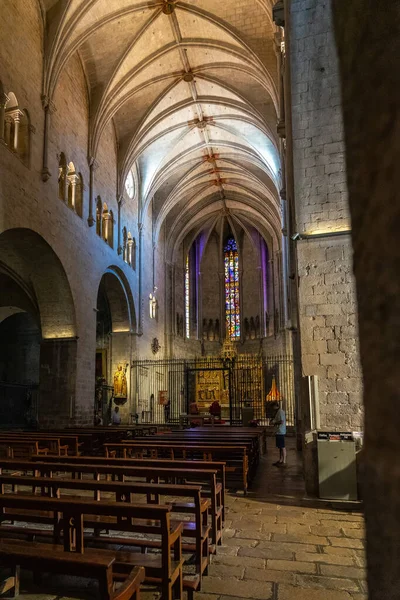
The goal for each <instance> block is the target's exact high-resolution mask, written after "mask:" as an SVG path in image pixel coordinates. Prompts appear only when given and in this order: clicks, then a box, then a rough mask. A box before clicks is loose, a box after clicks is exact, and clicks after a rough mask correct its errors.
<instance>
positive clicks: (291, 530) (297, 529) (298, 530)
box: [287, 523, 311, 535]
mask: <svg viewBox="0 0 400 600" xmlns="http://www.w3.org/2000/svg"><path fill="white" fill-rule="evenodd" d="M287 532H288V535H292V534H294V535H297V534H300V535H309V534H310V533H311V532H310V525H303V524H299V523H288V524H287Z"/></svg>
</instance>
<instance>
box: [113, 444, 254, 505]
mask: <svg viewBox="0 0 400 600" xmlns="http://www.w3.org/2000/svg"><path fill="white" fill-rule="evenodd" d="M104 450H105V453H106V456H107V457H112V456H115V457H118V456H119V457H121V458H130V457H132V458H134V457H136V458H146V457H147V458H170V459H172V460H174V459H175V458H177V459H189V458H191V459H194V460H196V459H197V460H199V459H200V460H201V459H203V460H207V461H213V460H220V461H221V460H222V461H225V462H226V476H227V482H228V484H229V485H231V486H232V487H238V488H240V489H243V491H244V493H245V494H247V489H248V484H249V473H248V471H249V468H248V456H247V448H246V446H236V445H223V444H221V445H215V444H207V443H204V444H202V443H196V442H189V441H188V442H172V441H161V440H158V439H157V441H156V440H155V439H154V441H148V440H146V441H142V442H141V441H135V442H128V441H126V442H123V443H120V444H104Z"/></svg>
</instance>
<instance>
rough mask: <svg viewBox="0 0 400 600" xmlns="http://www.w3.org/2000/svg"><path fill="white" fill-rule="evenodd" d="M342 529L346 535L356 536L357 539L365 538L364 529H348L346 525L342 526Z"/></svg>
mask: <svg viewBox="0 0 400 600" xmlns="http://www.w3.org/2000/svg"><path fill="white" fill-rule="evenodd" d="M342 531H343V533H344V535H345V536H346V537H349V538H356V539H359V540H363V539H365V531H364V529H349V528H348V527H343V529H342Z"/></svg>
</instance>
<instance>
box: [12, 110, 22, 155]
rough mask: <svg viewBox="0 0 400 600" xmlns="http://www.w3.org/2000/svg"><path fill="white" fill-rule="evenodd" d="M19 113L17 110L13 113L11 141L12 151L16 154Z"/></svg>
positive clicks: (19, 121)
mask: <svg viewBox="0 0 400 600" xmlns="http://www.w3.org/2000/svg"><path fill="white" fill-rule="evenodd" d="M21 114H22V113H21V111H19V110H17V111H15V112H14V113H13V115H12V116H13V119H14V139H13V144H12V146H13V150H14V152H18V141H19V140H18V136H19V124H20V123H21Z"/></svg>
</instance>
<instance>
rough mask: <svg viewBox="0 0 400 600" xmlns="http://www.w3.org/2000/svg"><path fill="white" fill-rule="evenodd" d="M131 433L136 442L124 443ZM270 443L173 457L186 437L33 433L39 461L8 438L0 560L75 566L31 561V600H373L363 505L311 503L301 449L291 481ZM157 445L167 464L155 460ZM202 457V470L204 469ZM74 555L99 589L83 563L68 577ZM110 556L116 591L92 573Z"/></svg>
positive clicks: (211, 445)
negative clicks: (49, 570)
mask: <svg viewBox="0 0 400 600" xmlns="http://www.w3.org/2000/svg"><path fill="white" fill-rule="evenodd" d="M100 429H101V428H100ZM104 430H106V428H104ZM222 431H224V433H222ZM128 433H130V434H131V436H132V437H130V438H128V439H126V440H122V438H123V437H125V436H126V435H127V434H128ZM264 434H265V431H262V430H261V428H257V429H256V430H253V431H252V430H251V428H249V429H245V428H229V431H228V432H227V431H226V428H217V427H216V428H215V430H214V429H213V428H210V427H209V428H198V429H195V430H187V437H186V443H185V447H184V449H183V450H181V452H180V453H179V452H178V444H177V443H174V446H173V447H174V449H175V452H173V451H172V450H171V445H170V446H169V447H168V448H166V447H163V445H162V439H163V438H164V437H165V438H166V439H168V438H169V439H170V440H171V439H172V438H173V437H174V436H175V437H176V438H177V439H179V437H181V435H182V432H181V430H175V431H174V432H171V431H168V430H163V429H162V428H159V430H158V431H157V428H156V427H153V428H151V427H148V429H147V430H143V428H140V427H138V428H136V431H135V428H134V427H131V428H130V431H129V432H128V431H126V430H125V429H124V428H123V429H122V430H119V429H118V428H108V432H106V431H103V432H99V433H94V432H93V431H92V432H90V431H89V430H87V431H86V432H85V431H84V430H81V432H80V433H79V434H77V433H76V432H71V433H68V432H67V431H64V432H63V433H61V432H54V433H53V434H51V435H52V437H51V438H50V434H49V433H48V434H47V439H46V438H45V437H44V436H45V434H42V436H43V437H41V435H40V434H36V437H37V442H36V445H35V447H34V448H33V447H32V438H33V437H34V435H35V434H32V433H29V434H25V440H26V441H25V446H27V447H31V448H32V450H33V449H34V450H35V451H37V452H38V454H36V455H34V454H31V455H30V456H28V455H26V454H25V456H24V455H23V454H24V450H23V442H22V441H21V440H22V438H23V437H24V434H23V433H21V434H19V435H20V437H19V441H18V442H16V441H13V440H10V441H8V442H6V441H5V440H4V439H3V440H0V442H1V444H0V446H1V448H2V449H4V448H5V447H8V448H9V452H8V455H9V456H11V458H2V459H1V462H0V466H1V475H0V484H1V486H2V489H1V492H2V494H1V495H0V505H1V508H2V514H3V517H2V524H1V527H0V536H1V540H0V555H3V552H4V550H5V549H8V550H9V549H10V548H11V549H12V550H13V552H14V554H15V556H14V554H13V556H14V561H16V560H17V556H19V560H21V552H22V553H25V554H28V555H29V553H30V552H31V553H32V554H31V558H32V557H34V556H35V555H38V556H40V557H41V559H42V561H46V560H47V561H51V560H52V558H54V556H57V558H58V560H59V561H61V562H62V560H67V566H65V565H64V567H63V568H60V566H59V567H58V571H60V572H61V573H64V574H63V575H56V574H54V573H53V574H52V575H44V576H43V573H42V571H41V569H43V571H44V573H45V572H46V571H45V569H46V567H45V566H44V565H42V566H41V567H38V566H37V567H36V570H33V572H32V568H33V567H34V565H35V563H34V562H31V564H30V565H29V563H22V565H24V564H25V568H27V570H26V571H25V570H24V571H23V572H22V578H21V588H20V594H21V595H22V596H23V597H26V598H27V599H28V598H29V599H30V600H32V598H33V597H34V598H35V599H36V598H37V599H38V600H39V599H40V600H55V598H77V599H82V600H86V599H90V598H93V597H98V595H99V594H100V596H101V597H106V596H105V594H106V595H107V593H109V597H110V598H125V597H129V598H141V599H142V600H143V599H145V600H150V599H159V598H163V599H164V598H165V599H170V598H171V599H172V598H186V596H187V597H188V598H189V599H190V598H195V600H197V599H199V600H200V599H202V600H239V598H254V599H255V600H269V599H271V600H273V599H275V598H276V599H277V600H285V599H286V598H291V597H296V598H303V597H304V598H306V597H307V598H310V599H311V600H320V599H321V600H322V599H324V600H326V599H327V600H330V599H332V600H351V599H354V600H364V599H366V598H367V596H366V595H365V589H366V588H365V570H364V565H365V563H364V529H363V517H362V514H361V512H360V507H359V505H358V504H357V503H350V502H349V503H334V502H330V503H328V502H327V501H324V502H323V501H317V500H310V499H306V497H305V486H304V480H303V476H302V468H301V460H300V455H299V453H298V452H297V450H296V448H295V439H294V438H288V466H287V468H286V469H282V468H277V467H275V466H273V465H272V461H273V459H274V458H275V453H276V449H275V448H274V444H273V441H274V440H273V439H272V438H271V437H268V438H267V437H266V436H265V435H264ZM143 435H144V437H142V436H143ZM57 436H58V437H57ZM74 436H75V438H74ZM228 437H230V438H231V443H233V442H232V440H235V443H236V445H237V446H238V447H239V444H241V445H242V447H243V448H244V449H245V456H246V458H248V459H249V465H250V468H249V469H248V470H247V478H248V488H247V486H246V489H244V486H243V479H242V477H239V478H237V477H235V470H236V471H238V472H239V473H240V474H241V475H242V472H244V468H243V465H242V467H240V465H239V463H240V459H239V456H236V457H232V455H230V453H229V445H228V443H227V438H228ZM73 438H74V439H75V445H73V444H72V443H71V442H72V440H73ZM95 438H96V439H95ZM210 438H213V441H212V442H210V441H209V439H210ZM56 439H58V441H59V443H60V445H59V446H58V447H57V446H56V445H55V440H56ZM111 439H114V441H113V442H111V441H110V440H111ZM157 439H159V440H160V441H159V444H160V445H159V450H158V452H157V451H155V450H154V449H149V448H148V449H146V444H148V443H149V440H157ZM117 440H118V441H117ZM200 440H201V441H200ZM221 440H223V441H224V444H225V446H223V445H222V443H221ZM65 442H67V443H65ZM98 443H100V447H99V446H97V449H96V450H94V448H95V447H96V444H98ZM171 443H172V442H171ZM219 444H220V445H219ZM207 445H208V449H207V450H205V448H206V447H207ZM224 447H225V450H224ZM90 448H91V449H90ZM227 448H228V450H227ZM82 452H85V453H86V454H82ZM94 452H96V454H97V456H94V455H93V453H94ZM18 453H20V457H19V458H16V455H17V454H18ZM196 453H197V457H198V458H199V457H200V454H202V456H203V460H193V456H195V455H196ZM104 455H106V456H104ZM218 458H220V459H221V460H217V459H218ZM204 459H207V460H204ZM222 459H223V460H222ZM44 476H46V478H45V479H44V478H43V477H44ZM49 477H51V481H50V480H49ZM172 482H174V483H172ZM34 491H35V494H34V495H32V493H33V492H34ZM46 504H47V507H46ZM89 511H90V514H88V513H89ZM10 513H13V520H12V521H10V517H11V515H10ZM91 513H93V514H91ZM17 515H18V516H17ZM28 515H29V517H28ZM55 515H57V518H56V520H54V519H55ZM132 517H133V518H132ZM24 519H26V521H25V522H24ZM149 519H150V520H149ZM163 523H164V529H163ZM165 538H167V542H166V543H165ZM17 540H19V541H17ZM21 540H24V541H21ZM33 540H34V541H33ZM177 540H178V542H179V543H178V545H177ZM18 552H19V554H18ZM52 555H53V556H52ZM71 556H73V557H78V560H80V559H82V560H85V561H86V562H87V565H89V566H86V568H87V570H86V574H87V573H91V577H89V578H88V577H86V578H82V577H76V576H75V575H76V574H77V573H80V572H81V571H79V569H78V568H77V567H76V565H74V567H73V569H72V571H70V572H68V569H70V568H71V567H70V566H68V559H69V558H70V557H71ZM79 557H80V558H79ZM99 557H100V558H104V559H107V560H108V561H111V563H112V571H111V572H112V580H111V581H112V582H113V585H111V587H110V588H109V590H108V592H105V591H104V590H103V591H102V587H101V586H102V579H101V578H99V577H98V576H97V575H96V573H94V570H93V569H94V567H93V564H94V563H95V562H96V561H98V560H99ZM168 557H169V559H170V560H169V567H168V574H166V573H165V571H163V564H164V566H165V564H166V563H168ZM10 560H12V559H11V558H10ZM49 564H50V563H49ZM10 566H11V563H10ZM52 566H53V570H54V572H55V573H57V568H55V567H54V565H52ZM89 567H90V568H89ZM142 567H144V572H142V569H141V568H142ZM96 568H99V565H96ZM102 568H104V565H103V566H102ZM63 569H64V570H63ZM135 569H136V571H135ZM157 569H158V571H157ZM129 571H130V572H131V576H132V578H133V579H131V581H130V585H131V588H129V587H127V586H128V584H129V577H127V574H128V572H129ZM83 572H84V573H85V571H83ZM14 575H15V573H14ZM32 575H33V577H32ZM72 575H73V576H72ZM96 578H97V581H98V583H97V581H96ZM144 578H145V580H144V582H143V581H141V579H144ZM5 581H6V583H7V582H8V585H9V586H11V585H12V581H11V579H6V580H5ZM127 582H128V583H127ZM133 583H134V584H135V586H136V589H135V591H133V588H132V585H133ZM3 585H4V584H3ZM124 585H125V588H126V589H125V588H124V587H123V586H124ZM121 586H122V587H121ZM10 589H11V590H12V587H10ZM182 589H183V593H182ZM121 590H122V592H121ZM195 590H196V591H195ZM127 593H128V594H129V595H128V596H127V595H126V594H127ZM124 594H125V595H124ZM134 594H137V596H135V595H134Z"/></svg>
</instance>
